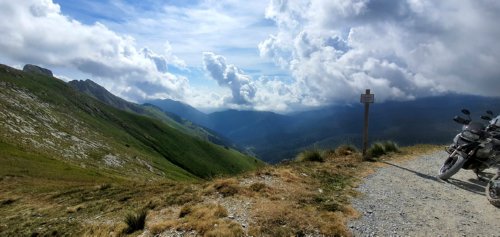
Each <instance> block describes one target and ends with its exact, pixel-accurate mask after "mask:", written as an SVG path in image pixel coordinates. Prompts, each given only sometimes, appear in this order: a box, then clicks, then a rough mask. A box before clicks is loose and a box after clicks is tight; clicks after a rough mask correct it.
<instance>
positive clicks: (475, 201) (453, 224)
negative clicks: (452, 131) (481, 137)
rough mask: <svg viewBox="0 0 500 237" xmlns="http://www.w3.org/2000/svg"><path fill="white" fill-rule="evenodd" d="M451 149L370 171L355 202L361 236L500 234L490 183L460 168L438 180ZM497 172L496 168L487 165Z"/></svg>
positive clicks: (354, 229)
mask: <svg viewBox="0 0 500 237" xmlns="http://www.w3.org/2000/svg"><path fill="white" fill-rule="evenodd" d="M446 157H447V154H446V153H445V152H444V151H443V152H437V153H434V154H430V155H425V156H422V157H419V158H416V159H414V160H411V161H405V162H401V163H399V162H394V161H390V162H386V164H387V166H386V167H384V168H380V169H379V170H377V172H376V173H374V174H373V175H370V176H368V177H367V178H366V179H365V181H364V183H363V184H361V185H360V187H359V188H358V191H360V192H362V193H364V195H363V196H361V197H360V198H358V199H356V200H354V201H353V206H354V208H356V209H357V210H358V211H359V212H360V213H361V215H362V216H361V218H359V219H357V220H353V221H351V222H350V223H349V227H350V228H351V230H352V232H353V234H354V235H355V236H500V209H499V208H496V207H494V206H493V205H491V204H490V203H489V202H488V200H487V199H486V196H485V194H484V187H485V186H486V182H482V181H479V180H477V178H476V175H475V174H474V173H473V172H472V171H469V170H460V171H459V172H458V173H457V174H456V175H455V176H453V177H452V178H451V179H449V181H448V182H444V181H440V180H438V179H436V177H435V175H436V174H437V170H438V169H439V167H440V166H441V164H442V163H443V161H444V159H445V158H446ZM487 172H488V173H491V174H493V172H494V170H493V169H490V170H487Z"/></svg>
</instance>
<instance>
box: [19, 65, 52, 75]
mask: <svg viewBox="0 0 500 237" xmlns="http://www.w3.org/2000/svg"><path fill="white" fill-rule="evenodd" d="M23 71H24V72H30V73H38V74H42V75H45V76H49V77H53V76H54V75H53V74H52V71H50V70H49V69H46V68H43V67H39V66H36V65H33V64H26V65H24V67H23Z"/></svg>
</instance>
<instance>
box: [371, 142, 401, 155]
mask: <svg viewBox="0 0 500 237" xmlns="http://www.w3.org/2000/svg"><path fill="white" fill-rule="evenodd" d="M390 152H399V146H398V145H397V144H396V143H395V142H393V141H385V142H376V143H374V144H373V145H372V146H371V147H370V148H369V149H368V155H369V156H370V157H372V158H377V157H380V156H383V155H385V154H387V153H390Z"/></svg>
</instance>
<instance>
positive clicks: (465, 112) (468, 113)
mask: <svg viewBox="0 0 500 237" xmlns="http://www.w3.org/2000/svg"><path fill="white" fill-rule="evenodd" d="M462 113H463V114H465V115H470V111H469V110H468V109H462Z"/></svg>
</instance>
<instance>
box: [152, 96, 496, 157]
mask: <svg viewBox="0 0 500 237" xmlns="http://www.w3.org/2000/svg"><path fill="white" fill-rule="evenodd" d="M148 103H150V104H153V105H156V106H158V107H159V108H161V109H162V110H164V111H171V112H173V111H175V112H176V113H177V114H178V115H179V116H181V117H183V118H186V119H188V120H191V121H193V122H195V123H198V124H202V125H203V126H205V127H208V128H210V129H212V130H214V131H216V132H218V133H220V134H222V135H223V136H225V137H228V138H229V139H231V140H232V141H233V142H235V143H236V144H237V145H239V146H240V147H244V148H246V149H247V150H248V151H249V152H251V153H253V154H255V155H256V156H257V157H259V158H260V159H262V160H264V161H266V162H270V163H276V162H279V161H281V160H284V159H293V158H294V156H295V154H297V153H298V152H300V151H301V150H304V149H315V148H318V149H319V148H331V147H335V146H338V145H340V144H345V143H347V144H352V145H355V146H357V147H360V144H361V141H362V135H361V134H362V131H363V116H364V115H363V114H364V107H363V105H361V104H354V105H343V106H329V107H323V108H318V109H315V110H310V111H304V112H298V113H293V114H286V115H282V114H276V113H272V112H260V111H237V110H226V111H221V112H214V113H210V114H204V113H202V112H200V111H197V110H196V109H195V108H193V107H191V106H189V105H186V104H182V103H180V102H176V101H171V100H153V101H148ZM462 108H468V109H469V110H471V111H472V113H473V116H474V118H475V119H479V117H480V115H484V113H485V111H486V110H493V111H496V112H500V98H499V97H482V96H473V95H460V94H446V95H440V96H433V97H426V98H419V99H415V100H411V101H389V102H383V103H375V104H372V105H371V107H370V113H369V115H370V116H369V138H370V141H377V140H393V141H396V142H397V143H399V144H400V145H413V144H420V143H430V144H446V143H450V142H451V140H452V138H453V137H454V135H455V134H456V133H457V132H458V131H459V130H460V129H461V125H459V124H456V123H454V122H453V121H452V118H453V117H454V116H455V115H459V114H460V110H461V109H462ZM462 116H463V115H462Z"/></svg>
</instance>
